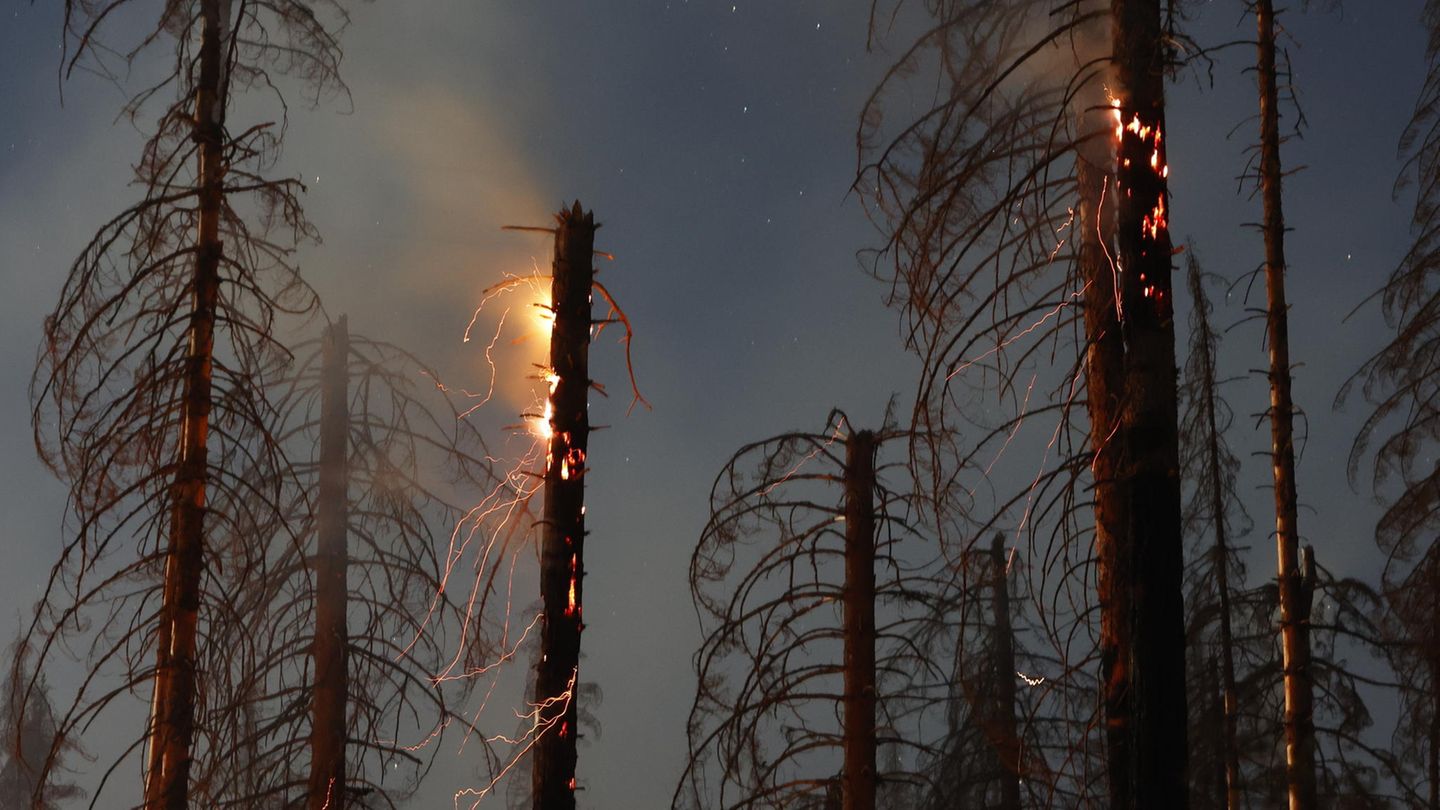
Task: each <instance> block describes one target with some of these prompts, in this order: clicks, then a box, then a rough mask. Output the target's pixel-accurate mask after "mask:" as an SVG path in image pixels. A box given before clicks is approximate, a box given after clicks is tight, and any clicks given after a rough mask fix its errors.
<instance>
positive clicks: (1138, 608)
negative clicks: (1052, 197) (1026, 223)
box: [1111, 0, 1187, 810]
mask: <svg viewBox="0 0 1440 810" xmlns="http://www.w3.org/2000/svg"><path fill="white" fill-rule="evenodd" d="M1111 14H1112V25H1113V28H1112V36H1113V40H1112V41H1113V43H1114V61H1113V66H1114V70H1115V79H1116V81H1115V88H1114V90H1115V94H1114V95H1115V98H1114V102H1113V103H1114V106H1115V110H1116V114H1117V120H1116V134H1117V135H1118V136H1119V145H1118V147H1117V150H1116V166H1115V179H1116V192H1115V200H1116V264H1117V271H1118V273H1119V292H1120V296H1119V299H1118V302H1119V303H1118V305H1119V307H1120V319H1121V323H1122V333H1123V334H1124V336H1125V375H1124V380H1125V389H1124V390H1125V393H1124V399H1123V404H1122V406H1121V413H1120V430H1119V434H1118V436H1117V437H1116V438H1117V439H1118V440H1119V441H1120V452H1121V453H1122V459H1123V460H1122V461H1121V463H1120V469H1119V473H1118V474H1119V483H1120V485H1121V486H1122V487H1124V488H1125V489H1126V495H1127V500H1128V514H1127V516H1126V517H1127V525H1126V534H1127V537H1126V538H1125V542H1127V543H1128V544H1129V546H1130V548H1129V549H1127V550H1122V551H1121V553H1122V554H1127V553H1128V555H1129V558H1130V572H1129V573H1130V576H1129V577H1128V581H1127V582H1126V583H1124V585H1122V587H1126V586H1128V587H1129V589H1130V593H1131V600H1132V602H1131V608H1130V610H1131V617H1132V620H1131V632H1132V638H1131V645H1130V650H1129V668H1130V715H1131V720H1132V722H1133V723H1134V731H1133V733H1132V735H1131V746H1132V748H1131V768H1132V771H1131V773H1130V774H1129V778H1130V780H1131V782H1132V785H1133V788H1132V791H1133V792H1132V796H1133V800H1134V801H1133V804H1132V805H1131V806H1133V807H1135V808H1153V807H1171V808H1181V810H1183V808H1184V807H1185V806H1186V794H1187V786H1186V780H1185V759H1186V729H1185V723H1184V722H1182V719H1183V718H1184V717H1186V706H1185V701H1186V696H1185V629H1184V628H1185V616H1184V607H1183V603H1182V599H1181V589H1182V580H1183V571H1184V555H1183V552H1184V545H1183V540H1182V538H1181V532H1180V475H1179V463H1180V462H1179V456H1180V451H1179V434H1178V406H1177V395H1176V383H1175V379H1176V364H1175V323H1174V300H1173V296H1172V292H1171V280H1170V274H1171V266H1170V259H1171V254H1172V250H1171V242H1170V232H1169V223H1168V217H1169V191H1168V188H1167V182H1166V180H1167V177H1168V175H1169V170H1168V164H1167V162H1166V159H1165V146H1166V144H1165V140H1164V134H1165V85H1164V80H1165V68H1166V51H1165V45H1164V41H1165V40H1164V36H1163V31H1162V28H1161V20H1160V3H1159V2H1158V0H1114V2H1113V3H1112V5H1111Z"/></svg>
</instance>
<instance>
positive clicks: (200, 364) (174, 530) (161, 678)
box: [145, 0, 227, 810]
mask: <svg viewBox="0 0 1440 810" xmlns="http://www.w3.org/2000/svg"><path fill="white" fill-rule="evenodd" d="M200 13H201V20H202V23H201V38H200V59H199V62H200V80H199V83H198V85H197V89H196V93H195V119H194V123H193V125H192V129H191V137H192V138H194V140H195V141H196V143H197V144H198V145H199V149H198V153H199V157H198V160H199V165H198V168H197V175H198V182H199V187H198V194H197V200H196V207H197V220H198V221H197V226H196V234H195V247H194V251H195V274H194V277H193V279H192V281H191V284H192V287H193V291H192V296H193V298H192V305H191V310H190V324H189V345H188V347H187V348H186V351H185V360H184V363H185V365H184V372H183V373H184V375H185V383H184V394H183V397H184V398H183V401H182V402H181V408H182V417H181V424H180V431H181V433H180V447H179V449H180V458H179V460H178V463H177V465H176V472H175V481H174V484H173V487H172V491H171V518H170V533H169V540H168V546H167V548H166V551H165V584H164V588H163V591H162V594H163V595H162V597H161V605H160V628H159V631H158V633H157V635H156V645H155V646H156V657H155V689H154V695H153V698H152V702H151V707H150V720H149V725H150V750H149V754H148V757H147V762H146V771H145V807H146V808H148V809H149V810H160V809H161V808H164V810H185V808H186V807H188V805H189V783H190V766H191V745H192V743H193V741H194V737H195V692H196V683H195V680H196V673H195V645H196V637H197V624H198V620H199V611H200V577H201V572H202V569H203V566H204V565H205V553H204V545H205V534H204V532H205V502H206V501H205V491H206V486H207V483H208V480H209V468H208V464H207V444H208V439H209V432H210V406H211V368H212V355H213V348H214V343H215V309H216V304H217V301H218V299H219V292H220V259H221V256H222V253H223V249H224V248H223V245H222V244H221V242H220V216H221V208H222V207H223V205H224V199H223V195H224V190H223V182H224V176H225V168H224V163H223V161H224V158H223V146H224V145H223V139H224V106H225V102H224V87H223V76H222V74H223V60H224V58H225V56H224V53H223V45H224V43H223V42H222V33H221V32H222V26H223V25H224V24H225V23H226V22H227V21H226V20H222V2H221V0H204V2H202V3H201V6H200Z"/></svg>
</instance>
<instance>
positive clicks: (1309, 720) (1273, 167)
mask: <svg viewBox="0 0 1440 810" xmlns="http://www.w3.org/2000/svg"><path fill="white" fill-rule="evenodd" d="M1255 19H1256V22H1257V25H1258V27H1259V33H1260V37H1259V73H1258V76H1259V83H1260V194H1261V199H1262V201H1263V204H1264V209H1265V211H1264V225H1263V230H1264V234H1265V290H1266V294H1267V297H1268V299H1269V309H1268V312H1267V313H1266V319H1265V323H1266V337H1267V338H1268V340H1269V344H1270V448H1271V453H1272V457H1271V461H1272V465H1271V466H1272V470H1273V472H1274V479H1275V547H1276V558H1277V563H1278V565H1277V568H1278V576H1279V584H1280V648H1281V653H1282V656H1283V658H1282V662H1283V666H1284V673H1285V776H1286V783H1287V792H1288V794H1289V799H1290V810H1314V808H1315V721H1314V717H1313V711H1314V708H1313V706H1314V697H1313V692H1314V687H1313V685H1312V683H1311V677H1312V676H1311V673H1310V649H1309V645H1308V644H1307V643H1306V638H1307V636H1308V634H1307V633H1306V632H1305V630H1306V628H1304V627H1302V626H1301V625H1302V623H1303V622H1305V621H1307V620H1308V618H1307V617H1308V613H1309V610H1308V607H1306V608H1304V609H1303V610H1304V613H1305V614H1306V616H1305V617H1302V615H1301V613H1302V607H1301V605H1300V604H1299V603H1300V599H1301V594H1300V578H1301V571H1300V568H1299V556H1298V555H1299V551H1298V549H1299V543H1300V539H1299V538H1300V530H1299V527H1298V525H1297V520H1296V518H1297V514H1296V500H1295V498H1296V496H1295V434H1294V418H1293V417H1294V412H1295V404H1294V401H1293V400H1292V399H1291V396H1290V327H1289V305H1288V304H1287V303H1286V300H1285V216H1284V213H1283V210H1282V207H1281V196H1282V195H1281V171H1280V111H1279V109H1278V105H1279V94H1278V91H1277V89H1276V79H1275V10H1274V7H1273V4H1272V3H1271V0H1256V3H1255Z"/></svg>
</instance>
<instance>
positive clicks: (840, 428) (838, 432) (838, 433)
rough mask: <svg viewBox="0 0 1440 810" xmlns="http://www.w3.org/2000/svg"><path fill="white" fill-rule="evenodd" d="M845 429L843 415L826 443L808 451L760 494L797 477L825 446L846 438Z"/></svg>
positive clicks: (766, 492) (767, 492) (767, 493)
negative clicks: (801, 469)
mask: <svg viewBox="0 0 1440 810" xmlns="http://www.w3.org/2000/svg"><path fill="white" fill-rule="evenodd" d="M844 429H845V417H843V416H842V417H840V422H839V423H838V424H836V425H835V431H834V432H833V433H831V434H830V438H828V439H826V440H825V443H824V444H821V445H818V446H816V447H815V449H813V450H811V451H810V452H809V453H807V454H806V455H805V457H804V458H802V459H800V460H799V461H797V462H795V466H793V467H791V468H790V469H789V470H788V471H787V472H786V473H785V474H784V475H782V476H780V477H779V478H777V479H775V480H774V481H771V482H770V485H769V486H767V487H765V488H764V489H762V490H760V494H761V495H769V494H770V493H771V492H773V491H775V488H776V487H778V486H780V485H781V484H783V483H785V482H786V481H789V480H790V479H791V478H793V477H795V474H796V473H798V472H800V468H801V467H804V466H805V465H806V464H809V463H810V462H811V461H813V460H814V459H815V457H816V456H818V455H820V454H821V453H822V452H824V451H825V448H827V447H829V446H830V445H832V444H834V443H835V442H837V441H839V440H840V439H842V438H844Z"/></svg>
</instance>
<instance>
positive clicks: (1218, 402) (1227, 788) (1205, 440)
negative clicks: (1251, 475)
mask: <svg viewBox="0 0 1440 810" xmlns="http://www.w3.org/2000/svg"><path fill="white" fill-rule="evenodd" d="M1186 247H1187V249H1186V252H1185V264H1186V281H1187V286H1188V287H1189V289H1190V302H1191V303H1190V347H1189V355H1188V358H1187V359H1186V361H1185V369H1184V374H1183V377H1182V380H1181V400H1182V401H1183V402H1184V408H1185V414H1184V417H1183V418H1182V419H1181V420H1180V423H1181V425H1182V430H1181V434H1180V448H1181V457H1180V468H1181V473H1182V477H1183V478H1185V479H1186V480H1188V481H1190V482H1191V486H1192V487H1193V489H1192V490H1191V493H1190V498H1189V500H1188V501H1187V502H1186V505H1185V529H1186V532H1187V534H1189V535H1191V536H1192V537H1193V538H1194V539H1195V549H1196V551H1195V554H1194V558H1195V561H1196V562H1195V563H1194V564H1193V565H1192V566H1191V567H1190V568H1189V570H1188V571H1187V577H1186V578H1187V580H1188V583H1189V584H1188V587H1187V588H1186V596H1187V598H1186V603H1187V604H1186V608H1187V613H1188V614H1189V616H1190V622H1189V623H1190V630H1189V631H1188V632H1187V636H1188V637H1189V638H1190V639H1191V643H1190V654H1191V656H1192V657H1193V659H1194V660H1193V661H1192V662H1191V663H1192V667H1191V671H1192V672H1197V671H1200V670H1198V669H1197V668H1198V667H1204V668H1205V669H1204V670H1203V672H1204V673H1205V674H1206V675H1208V676H1209V677H1210V679H1211V680H1212V681H1213V682H1214V683H1213V688H1214V689H1215V690H1218V692H1219V695H1220V706H1219V708H1220V711H1219V713H1218V715H1217V716H1216V717H1214V718H1211V719H1213V720H1215V721H1216V722H1218V725H1217V726H1209V727H1207V729H1208V730H1209V731H1211V732H1214V731H1217V730H1218V732H1219V733H1218V735H1214V740H1215V743H1216V744H1215V745H1212V746H1211V749H1212V750H1210V751H1209V752H1208V753H1209V755H1210V756H1211V757H1212V758H1213V759H1212V760H1211V761H1212V762H1213V763H1215V764H1216V766H1218V769H1219V772H1220V774H1221V778H1220V779H1218V780H1216V785H1217V786H1218V787H1219V788H1220V790H1221V791H1222V794H1221V801H1220V802H1219V803H1218V805H1216V806H1218V807H1223V808H1225V810H1240V807H1241V806H1242V805H1241V795H1242V791H1243V786H1242V784H1241V775H1240V751H1239V734H1238V719H1237V716H1238V712H1239V693H1238V691H1237V689H1236V685H1235V678H1236V674H1235V673H1236V640H1235V632H1234V624H1235V618H1234V616H1235V613H1236V611H1237V609H1238V608H1237V606H1236V605H1234V604H1233V603H1234V602H1235V596H1234V594H1235V593H1236V592H1238V591H1244V590H1245V568H1244V564H1243V562H1242V561H1241V560H1240V559H1239V556H1238V555H1237V553H1236V548H1235V543H1234V540H1235V535H1236V532H1237V530H1239V532H1240V533H1244V532H1247V531H1249V527H1250V519H1249V514H1248V513H1247V512H1246V510H1245V506H1244V502H1243V501H1242V500H1241V498H1240V496H1239V493H1237V492H1236V489H1235V486H1236V484H1235V481H1236V474H1237V472H1238V471H1239V468H1240V460H1239V459H1238V458H1237V457H1236V456H1235V454H1234V452H1232V451H1231V449H1230V445H1229V443H1228V442H1227V441H1226V439H1225V432H1226V431H1227V430H1228V429H1229V428H1230V426H1231V424H1232V423H1233V422H1234V412H1233V411H1232V410H1231V409H1230V406H1229V403H1227V402H1226V401H1225V398H1224V396H1223V395H1222V394H1221V392H1220V386H1221V385H1222V384H1223V383H1224V382H1225V380H1224V378H1222V377H1221V375H1220V372H1219V370H1218V361H1217V356H1218V353H1219V343H1220V339H1219V336H1218V334H1217V333H1216V331H1215V329H1214V327H1213V326H1212V324H1211V317H1212V314H1213V310H1212V308H1211V305H1210V299H1209V296H1208V295H1207V294H1206V292H1205V274H1204V273H1203V272H1202V271H1201V269H1200V261H1199V257H1198V256H1197V255H1196V252H1195V247H1194V245H1193V244H1192V245H1187V246H1186ZM1206 529H1208V530H1209V536H1208V537H1206ZM1192 694H1203V692H1198V691H1195V690H1192ZM1200 711H1202V712H1206V713H1209V714H1213V713H1214V712H1213V707H1211V706H1209V705H1203V704H1202V707H1201V708H1200ZM1191 716H1192V717H1196V716H1197V712H1196V711H1194V710H1192V711H1191ZM1192 750H1193V747H1192ZM1192 765H1193V767H1192V769H1191V771H1192V775H1193V776H1194V777H1195V778H1196V779H1200V778H1203V774H1204V771H1205V768H1204V766H1203V765H1201V764H1199V763H1192ZM1195 798H1196V803H1197V804H1206V805H1208V804H1210V803H1209V802H1205V801H1203V800H1202V799H1201V798H1200V797H1199V796H1196V797H1195Z"/></svg>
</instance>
